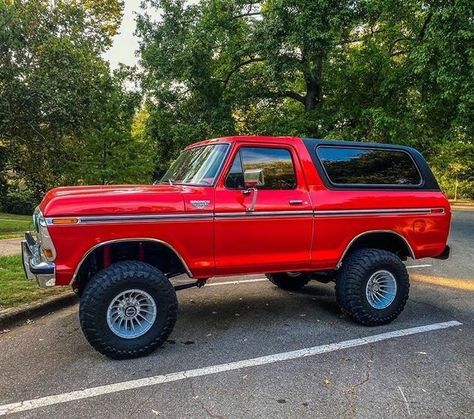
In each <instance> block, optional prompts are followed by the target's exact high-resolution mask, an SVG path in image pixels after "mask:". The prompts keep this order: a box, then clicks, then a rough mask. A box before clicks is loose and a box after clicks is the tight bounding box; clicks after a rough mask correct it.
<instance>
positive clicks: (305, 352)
mask: <svg viewBox="0 0 474 419" xmlns="http://www.w3.org/2000/svg"><path fill="white" fill-rule="evenodd" d="M461 324H462V323H460V322H458V321H455V320H453V321H449V322H444V323H433V324H428V325H426V326H418V327H412V328H409V329H401V330H394V331H393V332H386V333H380V334H378V335H372V336H367V337H365V338H359V339H351V340H345V341H343V342H339V343H331V344H329V345H321V346H313V347H311V348H304V349H300V350H297V351H291V352H283V353H278V354H273V355H267V356H261V357H259V358H251V359H244V360H242V361H235V362H229V363H226V364H219V365H211V366H209V367H204V368H197V369H193V370H187V371H180V372H174V373H171V374H164V375H155V376H154V377H147V378H140V379H138V380H131V381H124V382H121V383H115V384H107V385H104V386H99V387H92V388H87V389H84V390H78V391H71V392H70V393H63V394H56V395H53V396H46V397H41V398H38V399H32V400H25V401H22V402H16V403H10V404H5V405H3V406H0V416H3V415H7V414H11V413H18V412H25V411H28V410H34V409H38V408H40V407H46V406H52V405H55V404H60V403H67V402H72V401H75V400H83V399H89V398H91V397H97V396H102V395H104V394H111V393H118V392H120V391H126V390H133V389H137V388H142V387H149V386H155V385H157V384H163V383H170V382H172V381H179V380H185V379H187V378H193V377H202V376H206V375H211V374H218V373H221V372H226V371H234V370H239V369H242V368H249V367H256V366H259V365H267V364H273V363H275V362H281V361H288V360H290V359H297V358H304V357H307V356H314V355H319V354H324V353H328V352H334V351H339V350H341V349H347V348H354V347H357V346H364V345H369V344H371V343H375V342H381V341H383V340H387V339H394V338H400V337H403V336H410V335H415V334H417V333H424V332H430V331H433V330H440V329H446V328H448V327H454V326H460V325H461Z"/></svg>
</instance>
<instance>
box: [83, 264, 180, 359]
mask: <svg viewBox="0 0 474 419" xmlns="http://www.w3.org/2000/svg"><path fill="white" fill-rule="evenodd" d="M177 308H178V303H177V299H176V292H175V290H174V288H173V286H172V284H171V283H170V281H169V280H168V278H166V276H165V275H163V273H162V272H161V271H159V270H158V269H156V268H155V267H154V266H151V265H149V264H147V263H143V262H135V261H129V262H119V263H115V264H113V265H111V266H110V267H108V268H106V269H104V270H102V271H100V272H99V273H97V274H96V275H95V276H94V277H93V278H92V279H91V281H90V282H89V283H88V284H87V285H86V287H85V289H84V292H83V294H82V298H81V303H80V309H79V317H80V322H81V328H82V331H83V332H84V335H85V336H86V338H87V340H88V341H89V343H90V344H91V345H92V346H93V347H94V348H95V349H96V350H98V351H99V352H100V353H102V354H104V355H106V356H108V357H110V358H114V359H126V358H136V357H139V356H143V355H147V354H149V353H150V352H152V351H153V350H155V349H156V348H158V347H159V346H161V345H162V344H163V342H164V341H165V340H166V339H167V338H168V336H169V335H170V333H171V331H172V330H173V327H174V324H175V321H176V316H177Z"/></svg>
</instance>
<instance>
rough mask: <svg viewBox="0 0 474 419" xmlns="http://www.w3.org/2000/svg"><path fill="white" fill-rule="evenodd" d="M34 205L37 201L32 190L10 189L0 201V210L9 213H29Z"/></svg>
mask: <svg viewBox="0 0 474 419" xmlns="http://www.w3.org/2000/svg"><path fill="white" fill-rule="evenodd" d="M36 205H37V202H36V199H35V196H34V193H33V192H32V191H30V190H27V189H26V190H20V189H10V190H9V191H8V192H7V195H6V199H5V201H4V202H3V203H2V211H4V212H8V213H10V214H18V215H30V214H31V213H32V212H33V210H34V208H35V206H36Z"/></svg>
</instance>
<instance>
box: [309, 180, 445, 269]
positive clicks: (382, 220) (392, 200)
mask: <svg viewBox="0 0 474 419" xmlns="http://www.w3.org/2000/svg"><path fill="white" fill-rule="evenodd" d="M312 201H313V202H314V203H315V206H316V208H315V209H316V211H315V217H316V218H315V240H314V243H313V249H312V263H313V268H314V269H334V268H335V267H336V266H337V264H338V263H339V262H340V259H341V257H342V256H343V254H344V252H345V250H346V248H347V247H348V246H349V244H350V243H351V241H352V240H353V239H354V238H356V237H357V236H359V235H361V234H363V233H366V232H371V231H393V232H395V233H397V234H400V235H401V236H403V237H404V238H405V239H406V240H407V241H408V243H409V245H410V246H411V249H412V251H413V253H414V256H415V258H416V259H418V258H424V257H430V256H431V257H434V256H438V255H439V254H441V253H442V252H443V250H444V248H445V246H446V242H447V239H448V234H449V226H450V221H451V211H450V207H449V203H448V201H447V199H446V198H445V197H444V195H443V194H442V193H441V192H436V191H393V190H392V191H379V190H365V191H357V190H351V191H342V190H327V189H325V188H324V187H321V188H320V189H319V190H318V189H316V190H313V191H312ZM404 209H425V210H426V211H425V212H420V213H416V214H409V213H404V212H403V210H404ZM441 209H442V210H443V211H442V212H436V211H440V210H441ZM330 210H336V211H337V210H341V211H350V210H354V211H359V210H361V211H366V210H400V212H399V213H396V212H395V213H393V214H383V213H380V214H374V213H370V214H341V215H330V214H327V213H326V214H325V213H324V211H330ZM432 210H435V212H432Z"/></svg>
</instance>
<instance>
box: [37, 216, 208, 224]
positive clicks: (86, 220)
mask: <svg viewBox="0 0 474 419" xmlns="http://www.w3.org/2000/svg"><path fill="white" fill-rule="evenodd" d="M212 217H213V214H212V213H199V214H160V215H152V214H150V215H95V216H85V217H75V218H77V219H78V222H77V223H75V224H53V220H60V219H63V218H71V217H48V218H46V223H47V224H48V225H54V226H58V227H61V226H74V225H78V224H97V223H101V224H102V223H117V222H122V221H129V222H139V223H145V222H154V221H170V220H171V221H176V220H178V221H190V220H196V219H197V220H211V219H212Z"/></svg>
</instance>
